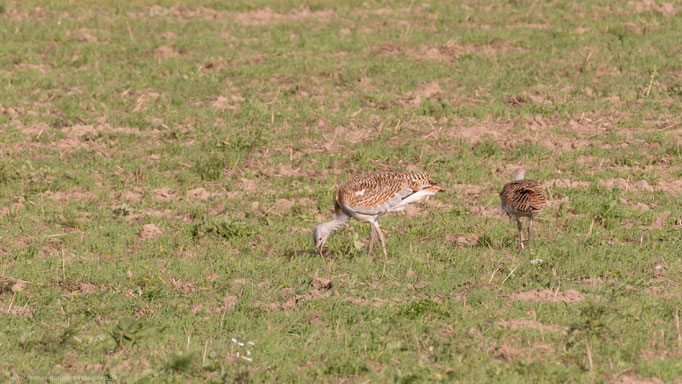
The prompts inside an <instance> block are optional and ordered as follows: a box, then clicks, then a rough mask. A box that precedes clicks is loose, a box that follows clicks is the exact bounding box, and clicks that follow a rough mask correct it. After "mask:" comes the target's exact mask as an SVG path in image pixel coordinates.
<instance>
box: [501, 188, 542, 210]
mask: <svg viewBox="0 0 682 384" xmlns="http://www.w3.org/2000/svg"><path fill="white" fill-rule="evenodd" d="M505 190H506V193H505V191H503V194H504V199H503V200H506V201H507V203H508V204H509V205H511V206H513V207H514V208H515V209H517V210H519V211H521V212H538V211H540V210H542V208H544V207H545V205H547V199H546V197H545V190H544V188H542V185H541V184H540V183H539V182H537V181H535V180H519V181H514V182H511V183H509V184H508V188H507V187H505Z"/></svg>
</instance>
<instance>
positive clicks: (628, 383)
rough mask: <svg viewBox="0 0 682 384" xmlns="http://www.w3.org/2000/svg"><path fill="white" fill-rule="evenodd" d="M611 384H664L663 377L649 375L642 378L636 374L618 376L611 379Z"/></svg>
mask: <svg viewBox="0 0 682 384" xmlns="http://www.w3.org/2000/svg"><path fill="white" fill-rule="evenodd" d="M608 383H609V384H663V381H661V379H659V378H656V377H647V378H643V379H640V378H639V377H636V376H618V377H616V378H614V379H611V380H609V382H608Z"/></svg>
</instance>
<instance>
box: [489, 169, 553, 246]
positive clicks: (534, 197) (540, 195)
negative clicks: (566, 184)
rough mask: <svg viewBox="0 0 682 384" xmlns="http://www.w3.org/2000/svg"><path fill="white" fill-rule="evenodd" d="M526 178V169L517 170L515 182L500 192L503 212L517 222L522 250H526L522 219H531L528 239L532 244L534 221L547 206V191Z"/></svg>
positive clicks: (537, 183)
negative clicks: (531, 234)
mask: <svg viewBox="0 0 682 384" xmlns="http://www.w3.org/2000/svg"><path fill="white" fill-rule="evenodd" d="M525 176H526V171H525V170H524V169H522V168H519V169H517V170H516V172H514V181H510V182H509V183H507V184H505V186H504V188H502V192H500V200H501V206H502V210H504V211H505V212H506V213H507V215H509V216H511V217H513V218H514V220H516V226H517V227H518V229H519V241H520V244H521V249H524V246H523V226H522V225H521V219H520V217H522V216H525V217H528V218H529V219H530V223H529V224H528V239H527V241H528V242H529V243H530V233H531V230H532V227H533V220H534V219H535V216H536V215H538V214H539V213H540V211H542V209H543V208H544V207H545V206H546V205H547V198H546V197H545V189H544V188H543V187H542V184H541V183H540V182H539V181H537V180H525V179H524V177H525Z"/></svg>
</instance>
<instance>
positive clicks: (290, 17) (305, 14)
mask: <svg viewBox="0 0 682 384" xmlns="http://www.w3.org/2000/svg"><path fill="white" fill-rule="evenodd" d="M129 16H131V17H134V18H149V17H168V16H173V17H175V18H177V20H178V21H181V22H183V21H185V20H186V19H203V20H210V21H221V20H229V21H237V22H239V23H240V24H242V25H243V26H248V27H257V26H265V25H268V26H272V25H278V24H282V23H288V22H301V21H305V20H306V19H309V18H310V19H316V20H317V21H319V22H328V21H330V20H331V19H332V18H333V17H334V12H333V11H331V10H319V11H311V10H310V9H309V8H304V9H293V10H292V11H290V12H287V13H278V12H275V11H273V10H272V9H270V8H261V9H253V10H250V11H246V12H231V11H219V10H216V9H213V8H209V7H178V6H173V7H170V8H164V7H161V6H158V5H155V6H153V7H142V8H141V11H140V12H137V13H133V14H130V15H129Z"/></svg>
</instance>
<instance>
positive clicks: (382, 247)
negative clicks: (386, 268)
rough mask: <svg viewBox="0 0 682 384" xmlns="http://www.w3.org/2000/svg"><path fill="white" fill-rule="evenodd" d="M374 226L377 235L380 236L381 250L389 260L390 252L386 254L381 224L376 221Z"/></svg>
mask: <svg viewBox="0 0 682 384" xmlns="http://www.w3.org/2000/svg"><path fill="white" fill-rule="evenodd" d="M372 224H373V225H374V228H375V229H376V231H377V235H379V242H380V243H381V250H382V251H384V257H386V258H388V252H386V241H385V240H384V233H383V232H381V228H379V223H377V222H376V221H375V222H374V223H372Z"/></svg>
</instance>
